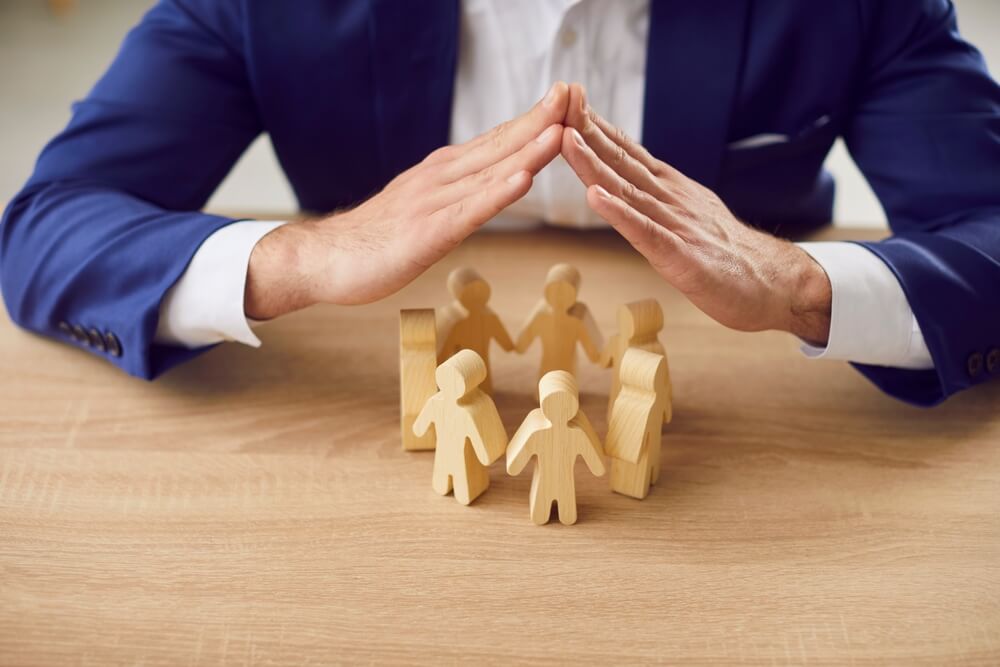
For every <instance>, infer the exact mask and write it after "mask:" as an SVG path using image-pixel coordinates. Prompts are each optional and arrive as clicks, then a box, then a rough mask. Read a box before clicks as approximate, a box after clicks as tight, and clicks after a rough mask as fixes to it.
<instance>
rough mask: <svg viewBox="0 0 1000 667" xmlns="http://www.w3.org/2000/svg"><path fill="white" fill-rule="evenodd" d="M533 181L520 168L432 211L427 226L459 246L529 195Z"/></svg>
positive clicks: (528, 173)
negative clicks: (448, 204) (467, 195)
mask: <svg viewBox="0 0 1000 667" xmlns="http://www.w3.org/2000/svg"><path fill="white" fill-rule="evenodd" d="M532 180H533V179H532V176H531V173H530V172H528V171H519V172H517V173H515V174H513V175H512V176H509V177H508V178H506V179H503V180H499V181H496V182H493V183H491V184H490V185H489V186H487V187H485V188H482V189H480V190H477V191H476V192H474V193H473V194H472V195H471V196H469V197H466V198H465V199H462V200H459V201H457V202H455V203H453V204H451V205H450V206H446V207H444V208H442V209H440V210H439V211H437V212H435V213H433V214H431V216H430V217H429V218H428V222H429V225H428V229H429V231H430V232H431V233H433V234H437V235H439V236H440V238H441V240H442V241H443V243H444V245H446V246H448V247H454V246H457V245H458V244H459V243H461V242H462V241H463V240H464V239H465V237H467V236H468V235H469V234H471V233H472V232H474V231H476V230H477V229H478V228H479V227H481V226H482V225H483V224H485V223H486V222H487V221H489V220H491V219H492V218H495V217H496V216H497V215H498V214H499V213H500V212H501V211H503V210H504V209H505V208H507V207H508V206H510V205H511V204H513V203H514V202H516V201H517V200H518V199H520V198H521V197H523V196H524V195H525V194H527V192H528V190H530V189H531V183H532Z"/></svg>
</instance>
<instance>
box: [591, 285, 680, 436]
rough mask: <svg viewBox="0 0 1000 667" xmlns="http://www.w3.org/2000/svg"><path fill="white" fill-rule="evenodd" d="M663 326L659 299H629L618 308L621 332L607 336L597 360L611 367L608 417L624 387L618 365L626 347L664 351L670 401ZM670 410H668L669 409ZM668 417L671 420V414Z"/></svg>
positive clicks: (668, 401) (668, 370) (661, 352)
mask: <svg viewBox="0 0 1000 667" xmlns="http://www.w3.org/2000/svg"><path fill="white" fill-rule="evenodd" d="M661 329H663V310H662V309H661V308H660V304H659V303H658V302H657V301H656V299H643V300H642V301H633V302H632V303H626V304H625V305H623V306H621V307H620V308H619V309H618V333H616V334H614V335H613V336H611V338H609V339H608V344H607V346H605V348H604V351H603V352H601V358H600V360H599V361H598V363H599V364H600V365H601V366H602V367H603V368H608V367H609V366H610V367H611V368H612V374H611V390H610V391H609V392H608V419H609V420H610V419H611V407H612V406H613V405H614V404H615V399H616V398H617V397H618V392H619V391H620V390H621V387H622V385H621V376H620V373H619V365H620V364H621V360H622V356H624V354H625V350H627V349H628V348H630V347H637V348H639V349H640V350H646V351H647V352H653V353H655V354H661V355H663V358H664V363H665V364H667V403H668V404H669V403H670V401H671V392H672V388H671V386H670V364H669V362H668V361H667V353H666V350H664V349H663V345H662V344H661V343H660V339H659V335H660V330H661ZM668 414H669V411H668ZM667 421H670V420H669V418H668V419H667Z"/></svg>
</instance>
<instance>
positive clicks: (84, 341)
mask: <svg viewBox="0 0 1000 667" xmlns="http://www.w3.org/2000/svg"><path fill="white" fill-rule="evenodd" d="M73 340H75V341H76V342H77V343H80V344H81V345H90V339H89V338H87V332H86V331H84V330H83V327H81V326H80V325H79V324H74V325H73Z"/></svg>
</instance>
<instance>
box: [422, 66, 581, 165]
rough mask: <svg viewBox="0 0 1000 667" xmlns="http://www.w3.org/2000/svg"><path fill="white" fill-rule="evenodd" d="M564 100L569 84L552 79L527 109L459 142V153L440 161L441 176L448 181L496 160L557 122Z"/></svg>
mask: <svg viewBox="0 0 1000 667" xmlns="http://www.w3.org/2000/svg"><path fill="white" fill-rule="evenodd" d="M568 103H569V87H568V86H567V85H566V84H565V83H563V82H562V81H558V82H556V83H555V84H553V86H552V88H550V89H549V92H548V93H547V94H546V95H545V97H544V98H543V99H542V100H541V101H540V102H538V103H537V104H535V106H534V107H532V108H531V109H530V110H529V111H528V112H526V113H524V114H522V115H520V116H518V117H517V118H515V119H513V120H509V121H507V122H505V123H501V124H500V125H497V126H496V127H494V128H493V129H492V130H490V131H489V132H487V133H485V134H483V135H480V136H479V137H477V138H475V139H473V140H472V141H470V142H467V143H465V144H462V145H461V146H460V147H459V148H460V149H461V150H460V152H459V154H458V155H457V156H456V157H455V158H454V159H453V160H451V161H449V162H446V163H443V165H442V171H441V176H442V178H443V179H444V180H446V181H448V182H451V181H457V180H458V179H460V178H463V177H465V176H468V175H469V174H472V173H475V172H477V171H479V170H481V169H484V168H485V167H486V166H488V165H491V164H496V163H497V162H500V161H501V160H503V159H504V158H506V157H507V156H509V155H511V154H513V153H514V152H515V151H518V150H520V149H521V148H522V147H523V146H525V145H526V144H527V143H528V142H530V141H532V140H534V139H535V137H537V136H538V135H539V134H541V133H542V131H543V130H544V129H545V128H547V127H548V126H549V125H553V124H556V123H558V124H560V125H561V124H562V122H563V119H564V118H565V117H566V105H567V104H568Z"/></svg>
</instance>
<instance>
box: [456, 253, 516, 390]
mask: <svg viewBox="0 0 1000 667" xmlns="http://www.w3.org/2000/svg"><path fill="white" fill-rule="evenodd" d="M448 291H449V292H451V294H452V296H454V297H455V301H453V302H452V303H451V304H449V305H447V306H445V307H444V308H441V309H440V310H439V311H438V313H437V315H438V340H439V341H440V343H441V346H440V348H439V349H438V363H441V362H443V361H444V360H445V359H448V358H450V357H451V356H452V355H454V354H455V353H456V352H458V351H459V350H472V351H473V352H475V353H476V354H478V355H479V356H480V358H482V360H483V363H485V364H486V379H485V380H484V381H483V384H482V387H481V389H482V390H483V391H485V392H486V393H487V394H492V393H493V383H492V380H491V377H492V372H491V369H490V341H491V340H496V342H497V344H498V345H499V346H500V347H501V348H502V349H503V350H504V351H506V352H510V351H511V350H513V349H514V342H513V341H512V340H511V339H510V334H509V333H507V329H506V328H504V325H503V322H501V321H500V318H499V317H498V316H497V314H496V313H495V312H493V310H492V309H491V308H490V307H489V306H487V305H486V304H487V302H488V301H489V300H490V286H489V283H487V282H486V281H485V280H483V277H482V276H480V275H479V274H478V273H477V272H476V271H475V270H474V269H469V268H462V269H455V270H454V271H452V272H451V273H450V274H449V275H448Z"/></svg>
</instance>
